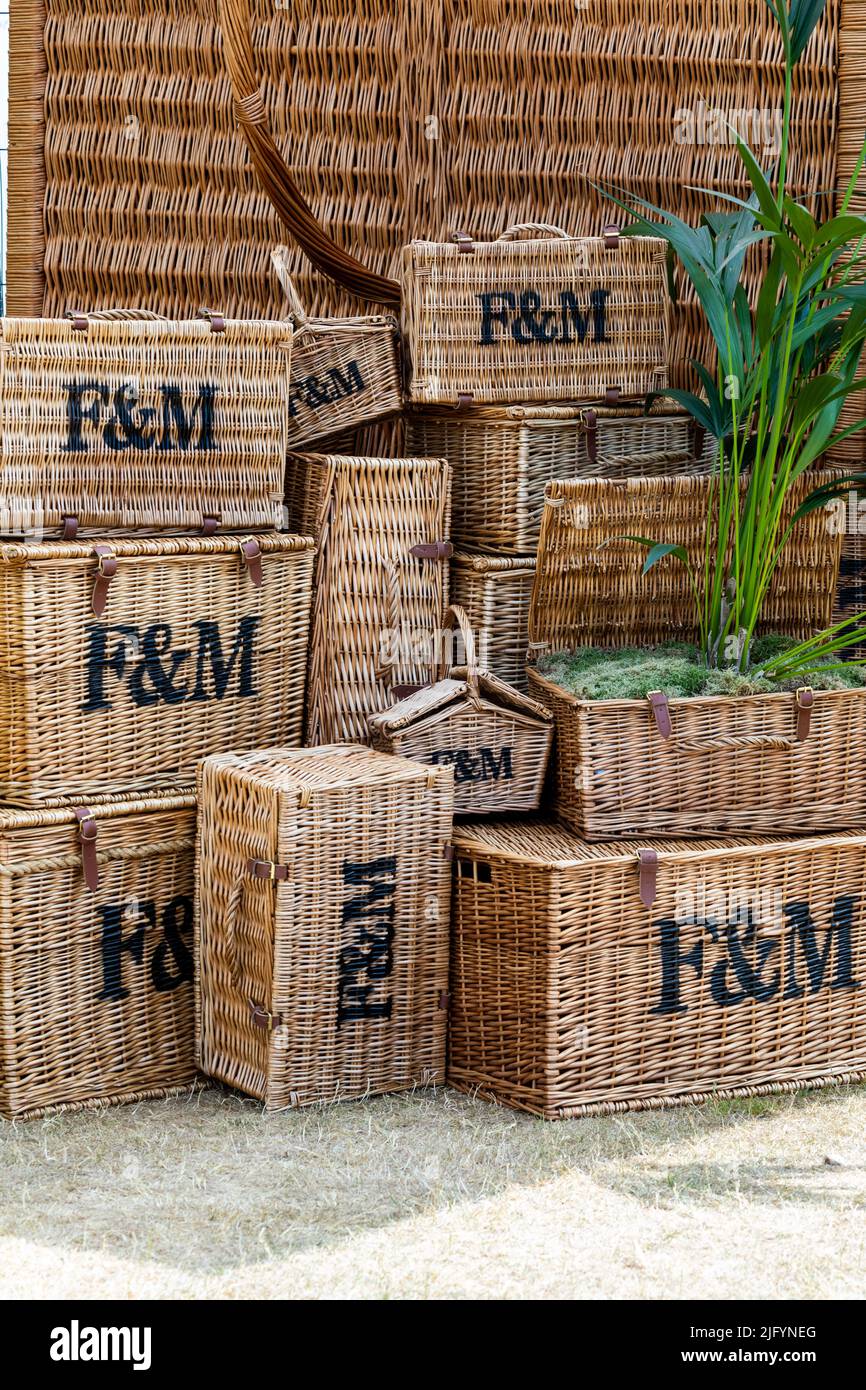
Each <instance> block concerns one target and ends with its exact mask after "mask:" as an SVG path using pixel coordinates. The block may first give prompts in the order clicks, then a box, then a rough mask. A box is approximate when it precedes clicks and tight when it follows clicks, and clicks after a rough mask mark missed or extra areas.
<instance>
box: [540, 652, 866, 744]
mask: <svg viewBox="0 0 866 1390" xmlns="http://www.w3.org/2000/svg"><path fill="white" fill-rule="evenodd" d="M530 674H531V679H532V683H533V685H537V686H540V687H541V688H542V689H543V690H544V691H549V692H550V694H551V696H554V697H555V698H556V699H558V700H560V701H562V702H563V703H564V704H567V705H571V706H573V708H574V709H598V708H605V709H609V708H613V707H617V708H624V709H642V710H647V711H648V709H649V706H648V705H647V702H646V700H639V699H635V700H584V699H581V697H580V696H579V695H572V694H571V692H570V691H568V690H563V689H562V687H561V686H559V685H557V684H556V682H555V681H551V680H548V679H547V677H546V676H543V675H542V674H541V672H540V671H536V669H535V668H534V667H530ZM819 693H820V697H821V701H822V703H823V701H825V700H832V701H833V702H835V703H836V704H841V703H842V702H844V701H845V700H850V699H851V698H852V697H853V698H854V699H866V686H861V685H855V686H852V687H851V688H850V689H848V690H822V691H820V692H819ZM732 699H735V700H737V701H744V700H748V701H749V703H750V705H751V706H752V707H753V708H754V707H755V706H756V704H757V703H758V702H759V701H760V702H761V704H769V705H770V706H771V707H772V705H774V704H776V705H781V704H782V703H785V704H787V705H789V706H790V704H791V699H792V695H791V691H790V690H776V691H773V693H772V694H769V695H735V696H731V695H679V696H674V695H672V696H671V698H670V700H669V701H668V704H669V705H670V707H671V709H672V710H674V711H675V710H677V709H678V708H679V707H680V706H682V705H688V707H689V709H696V708H706V709H724V708H726V707H727V706H729V705H730V703H731V700H732ZM673 742H674V743H675V742H676V739H675V738H674V741H673Z"/></svg>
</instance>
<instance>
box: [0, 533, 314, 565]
mask: <svg viewBox="0 0 866 1390" xmlns="http://www.w3.org/2000/svg"><path fill="white" fill-rule="evenodd" d="M255 540H256V541H257V542H258V545H259V548H260V550H261V552H262V554H263V555H270V554H274V553H277V552H278V553H280V554H285V553H286V552H288V553H294V554H298V553H300V552H301V551H304V550H315V548H316V542H315V541H314V540H313V538H312V536H290V535H286V534H285V533H283V532H276V533H274V534H268V533H265V534H262V533H261V532H257V533H256V535H255ZM242 541H243V534H241V533H238V535H230V536H229V535H226V536H170V537H165V538H164V539H156V538H154V539H152V540H144V539H142V540H125V539H122V538H120V537H118V538H109V541H108V545H109V547H110V549H111V550H112V552H113V553H114V554H115V555H117V556H119V557H120V558H121V559H135V558H142V559H145V558H148V557H151V558H153V559H166V558H170V557H171V556H173V555H190V556H197V555H237V554H239V553H240V545H241V542H242ZM92 559H94V549H93V545H92V544H90V545H87V544H79V543H77V542H73V541H50V542H48V543H46V542H45V541H34V542H32V543H30V544H23V543H10V544H3V543H2V542H0V561H2V562H3V563H4V564H7V565H27V564H30V563H31V561H35V562H37V563H38V562H42V563H48V564H51V563H52V562H53V561H55V560H92Z"/></svg>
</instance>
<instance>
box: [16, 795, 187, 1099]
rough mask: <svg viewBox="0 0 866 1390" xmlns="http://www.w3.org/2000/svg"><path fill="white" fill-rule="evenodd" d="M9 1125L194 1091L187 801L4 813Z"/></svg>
mask: <svg viewBox="0 0 866 1390" xmlns="http://www.w3.org/2000/svg"><path fill="white" fill-rule="evenodd" d="M0 842H2V855H0V859H2V862H0V1021H2V1022H0V1114H2V1115H3V1116H5V1118H6V1119H10V1120H12V1119H23V1118H25V1117H27V1118H32V1117H34V1116H37V1115H44V1114H46V1113H48V1112H50V1111H55V1110H58V1109H60V1110H67V1109H81V1108H83V1107H85V1106H89V1105H99V1104H110V1103H116V1102H119V1101H135V1100H144V1099H147V1098H148V1097H155V1096H163V1095H168V1094H170V1093H172V1091H174V1090H176V1089H178V1088H180V1087H186V1086H189V1085H191V1084H192V1083H193V1081H194V1079H195V1075H196V1069H195V1059H194V1039H193V986H192V946H193V940H192V915H193V864H194V846H195V798H194V796H193V795H192V789H191V788H187V789H186V790H185V791H173V792H169V793H166V794H165V795H160V796H152V797H148V798H142V799H140V800H134V799H123V798H118V799H116V800H114V801H102V802H100V801H93V802H91V803H90V805H89V806H87V807H84V806H78V807H73V806H71V805H67V806H66V807H65V808H58V809H55V810H44V809H39V810H34V811H12V810H8V809H7V810H4V811H0Z"/></svg>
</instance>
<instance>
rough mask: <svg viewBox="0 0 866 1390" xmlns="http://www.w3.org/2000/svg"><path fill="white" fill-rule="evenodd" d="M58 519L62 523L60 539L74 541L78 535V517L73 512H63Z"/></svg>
mask: <svg viewBox="0 0 866 1390" xmlns="http://www.w3.org/2000/svg"><path fill="white" fill-rule="evenodd" d="M60 520H61V521H62V523H63V529H62V531H61V533H60V535H61V540H64V541H74V540H75V537H76V536H77V535H78V517H77V516H76V515H75V514H74V512H64V513H63V516H62V517H61V518H60Z"/></svg>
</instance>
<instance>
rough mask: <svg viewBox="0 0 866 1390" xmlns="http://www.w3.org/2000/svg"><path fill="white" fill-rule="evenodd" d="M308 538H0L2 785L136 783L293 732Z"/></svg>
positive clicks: (37, 798) (107, 786)
mask: <svg viewBox="0 0 866 1390" xmlns="http://www.w3.org/2000/svg"><path fill="white" fill-rule="evenodd" d="M312 570H313V543H312V541H311V540H309V539H307V538H305V537H300V536H285V535H277V534H275V533H272V534H271V535H268V536H266V535H261V536H256V537H252V536H248V537H246V538H243V537H240V536H215V537H201V538H199V537H190V538H180V537H176V538H173V539H164V540H112V541H110V542H109V541H105V542H102V543H98V544H95V545H91V544H87V543H82V542H75V543H72V542H64V541H45V542H43V543H42V544H41V545H23V544H17V545H16V544H6V545H0V606H2V611H3V614H4V623H3V625H2V629H0V796H2V797H3V798H5V799H6V800H9V801H15V802H18V803H25V804H31V803H38V802H41V801H44V800H45V799H51V798H53V797H57V796H80V797H86V796H94V795H100V794H106V793H110V792H118V791H129V792H138V793H144V792H145V791H147V790H149V789H152V788H154V787H163V786H172V785H175V784H176V783H178V782H184V781H186V782H190V781H191V780H192V779H193V778H194V774H195V767H196V764H197V762H198V761H199V759H200V758H202V757H204V755H205V754H206V753H210V752H214V751H219V750H220V749H225V748H244V747H246V748H252V747H256V746H257V745H259V744H261V743H263V742H268V741H270V740H272V739H275V738H279V739H281V740H283V742H285V743H286V744H290V743H300V742H301V734H302V719H303V701H304V673H305V665H306V659H307V637H308V630H309V614H310V590H311V584H312Z"/></svg>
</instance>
